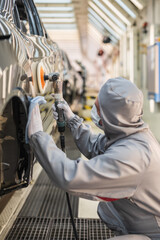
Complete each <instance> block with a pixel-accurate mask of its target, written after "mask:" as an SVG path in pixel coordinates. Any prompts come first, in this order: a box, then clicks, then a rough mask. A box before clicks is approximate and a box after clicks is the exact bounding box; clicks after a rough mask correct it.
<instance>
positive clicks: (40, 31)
mask: <svg viewBox="0 0 160 240" xmlns="http://www.w3.org/2000/svg"><path fill="white" fill-rule="evenodd" d="M28 3H29V5H30V9H31V11H32V14H33V17H34V21H35V26H36V28H37V34H38V35H39V36H44V35H45V36H46V34H45V32H44V28H43V26H42V23H41V20H40V17H39V14H38V11H37V9H36V6H35V4H34V2H33V0H28Z"/></svg>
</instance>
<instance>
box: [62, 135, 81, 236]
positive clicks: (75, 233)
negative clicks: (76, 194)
mask: <svg viewBox="0 0 160 240" xmlns="http://www.w3.org/2000/svg"><path fill="white" fill-rule="evenodd" d="M60 143H61V149H62V151H63V152H65V137H64V134H63V133H62V132H61V133H60ZM66 199H67V204H68V210H69V214H70V218H71V223H72V227H73V232H74V236H75V239H76V240H78V234H77V230H76V226H75V222H74V218H73V213H72V208H71V203H70V198H69V194H68V193H67V192H66Z"/></svg>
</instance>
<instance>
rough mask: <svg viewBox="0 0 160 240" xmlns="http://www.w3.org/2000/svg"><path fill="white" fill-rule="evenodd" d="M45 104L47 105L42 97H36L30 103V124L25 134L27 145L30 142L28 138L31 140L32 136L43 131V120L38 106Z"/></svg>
mask: <svg viewBox="0 0 160 240" xmlns="http://www.w3.org/2000/svg"><path fill="white" fill-rule="evenodd" d="M44 103H46V100H45V99H44V97H41V96H38V97H35V98H33V99H32V100H31V101H30V106H29V115H28V122H27V125H26V132H25V140H26V143H28V142H29V139H28V138H30V137H31V135H32V134H34V133H36V132H39V131H43V126H42V119H41V114H40V110H39V105H38V104H44Z"/></svg>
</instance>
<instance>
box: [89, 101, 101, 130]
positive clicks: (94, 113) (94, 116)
mask: <svg viewBox="0 0 160 240" xmlns="http://www.w3.org/2000/svg"><path fill="white" fill-rule="evenodd" d="M91 118H92V121H93V122H94V124H95V125H96V126H97V127H99V128H100V129H102V130H103V126H102V125H100V124H99V122H100V120H101V118H100V116H99V115H98V113H97V108H96V105H95V104H94V105H93V107H92V110H91Z"/></svg>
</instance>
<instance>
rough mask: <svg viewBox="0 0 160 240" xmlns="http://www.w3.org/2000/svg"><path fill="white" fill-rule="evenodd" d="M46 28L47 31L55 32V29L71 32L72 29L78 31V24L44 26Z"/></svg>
mask: <svg viewBox="0 0 160 240" xmlns="http://www.w3.org/2000/svg"><path fill="white" fill-rule="evenodd" d="M44 26H45V28H46V29H50V30H54V29H58V30H60V29H61V30H62V29H66V30H70V29H76V28H77V25H76V24H44Z"/></svg>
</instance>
